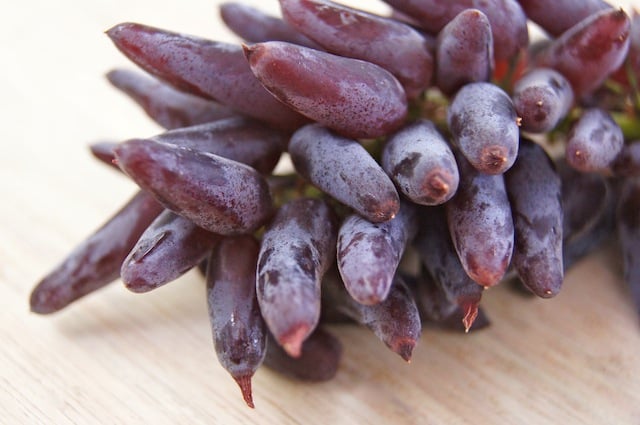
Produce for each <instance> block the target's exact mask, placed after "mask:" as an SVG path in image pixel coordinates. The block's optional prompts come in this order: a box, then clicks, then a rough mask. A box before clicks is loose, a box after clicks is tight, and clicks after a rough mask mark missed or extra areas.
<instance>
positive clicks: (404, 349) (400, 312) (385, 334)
mask: <svg viewBox="0 0 640 425" xmlns="http://www.w3.org/2000/svg"><path fill="white" fill-rule="evenodd" d="M322 291H323V296H328V297H330V299H331V300H333V301H334V302H336V303H337V306H336V307H337V308H338V309H339V310H340V311H342V312H343V313H344V314H346V315H347V316H349V317H351V318H352V319H353V320H355V321H356V322H358V323H360V324H362V325H364V326H366V327H368V328H369V329H371V331H372V332H373V333H374V334H375V335H376V336H377V337H378V338H379V339H380V340H381V341H382V342H384V343H385V345H386V346H387V347H389V349H391V351H393V352H394V353H396V354H398V355H399V356H400V357H402V358H403V359H404V360H405V361H407V362H408V361H410V360H411V354H412V353H413V349H414V348H415V345H416V343H417V342H418V338H419V337H420V333H421V331H422V324H421V322H420V314H419V313H418V307H417V306H416V302H415V300H414V299H413V295H412V294H411V292H410V290H409V288H408V287H407V285H406V284H405V283H404V281H403V280H402V278H401V277H400V276H399V275H397V274H396V275H395V276H394V279H393V284H392V285H391V289H390V291H389V295H388V296H387V298H386V299H385V300H384V301H382V302H380V303H378V304H374V305H364V304H360V303H358V302H357V301H356V300H354V299H353V298H352V297H351V296H350V295H349V294H348V293H347V291H346V290H345V289H344V285H343V284H342V282H341V281H340V278H339V277H338V276H337V273H333V274H330V273H327V278H326V279H325V280H324V281H323V284H322ZM325 294H326V295H325Z"/></svg>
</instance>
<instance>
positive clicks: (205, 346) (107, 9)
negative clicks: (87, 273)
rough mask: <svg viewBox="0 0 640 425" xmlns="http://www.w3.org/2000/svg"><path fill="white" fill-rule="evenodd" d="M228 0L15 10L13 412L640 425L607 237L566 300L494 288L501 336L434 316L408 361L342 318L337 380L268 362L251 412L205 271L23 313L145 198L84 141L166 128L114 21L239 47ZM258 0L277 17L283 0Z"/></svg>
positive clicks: (6, 259)
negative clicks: (144, 101) (150, 110)
mask: <svg viewBox="0 0 640 425" xmlns="http://www.w3.org/2000/svg"><path fill="white" fill-rule="evenodd" d="M217 3H219V1H214V0H192V1H190V2H188V3H187V2H178V1H175V0H173V1H169V0H164V1H151V0H127V1H124V0H115V1H108V2H107V1H102V2H97V1H94V2H83V1H80V0H77V1H74V0H60V1H57V2H49V1H44V0H30V1H24V2H14V3H13V4H12V5H11V6H10V7H7V6H6V5H5V7H3V10H2V12H1V13H0V46H1V49H0V65H1V67H0V87H1V90H0V122H1V123H2V125H0V136H1V138H0V300H1V301H0V303H1V304H0V305H1V306H2V307H1V308H0V385H1V389H0V423H2V424H94V423H95V424H148V423H153V424H205V423H206V424H212V423H213V424H233V423H252V424H297V423H300V424H326V423H336V424H342V423H345V424H350V423H353V424H362V423H371V424H376V423H385V424H386V423H397V424H403V423H407V424H418V423H419V424H464V423H475V424H501V423H505V424H515V423H518V424H520V423H529V424H560V423H562V424H567V423H568V424H639V423H640V326H639V324H640V322H639V320H638V317H637V316H636V313H635V311H634V309H633V307H632V305H631V302H630V300H629V295H628V292H627V289H626V288H625V286H624V284H623V282H622V281H621V280H620V279H619V259H618V258H617V256H616V254H615V252H614V251H611V250H603V251H601V252H599V253H598V254H597V255H595V256H593V257H592V258H590V259H589V260H588V261H585V262H583V263H581V264H580V265H579V266H578V267H576V268H575V269H574V270H573V271H571V272H570V273H569V274H568V276H567V279H566V285H565V289H564V290H563V292H562V293H561V294H560V295H559V296H558V297H557V298H555V299H553V300H538V299H527V298H523V297H522V296H519V295H517V294H514V293H512V292H509V291H507V290H505V288H497V289H494V290H491V291H489V292H488V293H487V294H486V296H485V299H484V301H483V304H484V306H485V308H486V310H487V312H488V313H489V315H490V317H491V319H492V321H493V326H492V327H491V328H490V329H488V330H485V331H482V332H479V333H477V334H474V333H471V334H469V335H459V334H455V335H454V334H450V333H446V332H442V331H436V330H432V329H427V330H426V331H425V332H424V336H423V338H422V339H421V340H420V342H419V345H418V347H417V348H416V350H415V355H414V358H413V362H412V363H411V364H405V363H403V362H402V361H401V360H400V358H399V357H397V356H396V355H394V354H393V353H391V352H389V351H388V350H387V349H386V348H385V347H384V346H383V345H382V343H380V342H379V341H378V340H376V339H375V337H373V335H371V334H370V333H369V332H368V331H366V330H364V329H360V328H354V327H343V328H334V329H333V330H334V331H335V332H336V333H337V335H339V337H340V338H341V339H342V341H343V343H344V346H345V356H344V360H343V363H342V365H341V369H340V371H339V373H338V375H337V377H336V378H335V380H333V381H332V382H329V383H325V384H316V385H311V384H300V383H296V382H292V381H289V380H287V379H284V378H281V377H280V376H277V375H275V374H273V373H271V372H270V371H268V370H260V371H259V372H258V373H257V375H256V377H255V379H254V400H255V402H256V409H255V410H250V409H248V408H246V407H245V406H244V404H243V402H242V399H241V397H240V394H239V390H238V389H237V387H236V384H235V383H234V382H233V381H232V380H231V378H230V377H229V376H228V375H227V374H226V372H225V371H224V370H222V368H221V367H220V366H218V364H217V360H216V358H215V353H214V351H213V347H212V342H211V335H210V333H209V325H208V321H207V314H206V306H205V300H204V287H203V285H202V283H201V281H200V278H199V276H198V275H196V274H195V273H192V274H189V275H187V276H185V277H184V278H183V279H181V280H179V281H177V282H175V283H174V284H171V285H168V286H166V287H164V288H161V289H159V290H157V291H156V292H155V293H151V294H146V295H135V294H132V293H129V292H127V290H126V289H124V288H123V286H121V285H120V284H119V283H114V284H113V285H111V286H109V287H107V288H105V289H104V290H101V291H100V292H98V293H96V294H94V295H92V296H88V297H86V298H85V299H84V300H82V301H81V302H78V303H76V304H74V305H73V306H72V307H69V308H68V309H67V310H65V311H63V312H60V313H58V314H55V315H53V316H49V317H41V316H37V315H34V314H31V313H29V310H28V296H29V292H30V290H31V288H32V286H33V285H34V284H35V283H36V282H37V280H38V279H39V278H40V277H41V276H43V275H44V274H45V273H46V272H47V271H48V270H49V269H50V268H51V267H53V266H54V265H55V264H57V262H58V261H60V260H61V259H62V258H63V257H64V256H65V255H66V253H67V252H69V250H70V249H71V248H72V247H73V246H75V244H77V243H78V242H79V241H80V240H82V239H83V238H84V237H85V236H86V235H87V234H89V233H90V232H91V231H92V230H93V229H95V228H96V227H97V226H98V225H100V224H101V223H102V222H103V221H104V220H105V219H106V217H107V216H109V215H110V214H111V212H113V211H115V210H116V209H117V208H119V206H120V204H121V203H122V202H124V201H125V200H126V199H128V197H129V196H130V195H131V194H132V193H133V192H134V191H135V188H134V186H133V185H132V184H131V183H130V182H128V181H126V180H125V178H123V177H122V176H120V175H118V174H117V173H115V172H113V171H112V170H110V169H108V168H107V167H104V166H102V165H101V164H98V163H97V162H96V161H94V160H93V159H92V158H91V157H90V155H89V153H88V150H87V149H86V146H87V144H88V143H90V142H94V141H97V140H101V139H103V138H104V139H107V140H116V141H117V140H124V139H127V138H130V137H135V136H145V135H151V134H155V133H157V132H159V128H158V127H156V126H155V125H153V124H152V123H150V122H149V121H148V120H147V118H146V117H145V116H144V115H143V114H142V113H141V112H140V111H139V110H138V109H137V108H136V107H135V106H134V105H133V104H132V103H131V102H130V101H129V100H128V99H126V98H125V97H124V96H122V95H121V94H119V93H117V92H116V91H115V90H113V89H111V88H110V87H109V85H108V84H107V83H106V81H105V79H104V78H103V77H102V76H103V74H104V73H105V72H106V71H108V70H109V69H111V68H113V67H116V66H130V65H128V62H127V61H126V60H125V59H124V58H123V57H122V56H121V55H120V54H119V53H118V52H117V51H116V50H115V48H114V47H113V46H112V45H111V44H110V42H109V41H108V39H107V37H106V36H105V35H104V34H103V31H104V30H106V29H108V28H109V27H111V26H112V25H114V24H116V23H119V22H123V21H138V22H142V23H147V24H150V25H155V26H160V27H164V28H168V29H172V30H176V31H182V32H186V33H192V34H197V35H201V36H206V37H210V38H216V39H221V40H227V41H232V40H235V38H233V36H232V35H231V34H229V33H228V32H226V31H225V30H224V28H222V26H221V24H220V21H219V19H218V16H217V12H216V4H217ZM254 3H256V4H260V6H261V7H263V8H264V9H265V10H270V11H274V12H275V11H277V3H276V2H275V1H265V2H257V1H256V2H254ZM358 3H360V4H366V7H369V8H370V9H372V10H376V8H379V7H382V6H381V4H380V3H377V2H362V1H361V2H354V1H352V2H350V4H354V5H357V4H358ZM382 10H384V9H382Z"/></svg>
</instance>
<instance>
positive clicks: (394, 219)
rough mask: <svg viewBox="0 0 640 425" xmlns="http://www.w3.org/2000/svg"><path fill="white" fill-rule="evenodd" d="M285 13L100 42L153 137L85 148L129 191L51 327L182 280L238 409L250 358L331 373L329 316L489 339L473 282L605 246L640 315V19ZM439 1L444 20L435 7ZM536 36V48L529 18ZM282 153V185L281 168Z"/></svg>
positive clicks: (575, 11) (533, 281)
mask: <svg viewBox="0 0 640 425" xmlns="http://www.w3.org/2000/svg"><path fill="white" fill-rule="evenodd" d="M386 2H387V3H388V4H389V6H390V7H391V9H392V11H393V13H392V14H391V15H390V16H379V15H374V14H371V13H368V12H365V11H361V10H356V9H353V8H349V7H346V6H343V5H340V4H337V3H332V2H329V1H325V0H280V6H281V10H282V18H279V17H274V16H269V15H266V14H264V13H262V12H261V11H259V10H256V9H254V8H251V7H248V6H245V5H242V4H240V3H225V4H223V5H222V6H221V9H220V12H221V16H222V18H223V21H224V22H225V23H226V24H227V25H228V27H229V28H230V29H231V30H233V31H234V32H235V33H237V34H238V35H239V36H240V37H241V38H243V39H244V40H245V42H244V44H231V43H223V42H216V41H210V40H205V39H202V38H198V37H194V36H189V35H185V34H178V33H174V32H170V31H167V30H163V29H159V28H153V27H149V26H145V25H142V24H136V23H124V24H120V25H117V26H115V27H113V28H112V29H110V30H109V31H107V34H108V36H109V37H110V38H111V40H112V41H113V43H114V44H115V46H116V47H117V48H118V49H119V50H120V51H121V52H122V53H123V54H124V55H126V56H127V57H128V58H130V59H131V60H132V61H133V62H134V63H135V64H137V65H138V66H139V67H140V68H141V69H142V70H144V71H145V72H146V74H147V75H145V73H139V72H132V71H126V70H114V71H111V72H109V73H108V74H107V77H108V79H109V81H110V82H111V83H112V84H113V85H114V86H115V87H116V88H118V89H120V90H121V91H123V92H124V93H126V94H127V95H129V96H130V97H131V98H133V99H134V100H135V101H136V102H137V103H138V104H139V105H140V106H141V107H142V108H143V109H144V110H145V112H146V113H147V114H148V115H149V116H150V117H151V118H152V119H154V120H155V121H156V122H157V123H159V124H160V125H161V126H163V127H164V128H165V129H166V131H165V132H164V133H162V134H159V135H156V136H152V137H149V138H146V139H132V140H127V141H124V142H122V143H117V144H111V143H99V144H95V145H93V146H91V149H92V152H93V153H94V154H95V156H96V157H97V158H99V159H101V160H102V161H103V162H105V163H107V164H110V165H114V166H116V167H117V168H118V169H119V170H121V171H122V172H124V173H125V174H126V175H128V176H129V177H130V178H131V179H132V180H133V181H134V182H135V183H136V184H137V185H138V186H139V187H140V190H139V192H138V193H137V194H136V195H135V196H134V197H133V198H132V199H131V200H130V201H129V202H127V203H126V205H124V206H123V208H122V209H121V210H120V211H118V212H117V213H116V214H115V215H114V216H113V217H112V218H111V219H110V220H108V221H107V222H106V223H105V224H104V225H103V226H102V227H100V228H99V229H98V230H96V231H95V233H93V234H92V235H91V236H89V237H88V238H87V239H86V240H85V241H84V242H83V243H81V244H80V245H79V246H78V247H77V248H76V249H75V250H74V251H73V252H71V253H70V254H69V256H68V257H67V258H66V259H65V260H64V261H63V262H62V263H60V264H59V265H58V266H57V267H56V268H55V269H54V270H53V271H51V272H50V273H49V274H48V275H46V276H45V277H44V278H43V279H42V281H41V282H39V284H38V285H37V286H36V287H35V289H34V290H33V292H32V295H31V309H32V311H34V312H36V313H40V314H47V313H53V312H56V311H58V310H60V309H62V308H64V307H66V306H67V305H69V304H70V303H72V302H73V301H75V300H77V299H79V298H80V297H82V296H84V295H86V294H88V293H90V292H92V291H94V290H97V289H99V288H100V287H102V286H104V285H106V284H108V283H110V282H112V281H115V280H117V279H118V278H121V279H122V281H123V282H124V284H125V285H126V287H127V288H128V289H130V290H131V291H134V292H146V291H150V290H152V289H155V288H158V287H159V286H161V285H164V284H166V283H168V282H171V281H173V280H175V279H177V278H178V277H179V276H181V275H182V274H184V273H185V272H187V271H188V270H190V269H192V268H194V267H199V268H200V270H201V271H202V272H203V273H204V275H205V276H206V288H207V291H206V293H207V303H208V306H209V316H210V321H211V327H212V333H213V340H214V346H215V350H216V353H217V355H218V358H219V360H220V363H221V364H222V365H223V366H224V368H225V369H226V370H228V371H229V373H230V374H231V376H232V377H233V378H234V379H235V380H236V381H237V382H238V384H239V386H240V388H241V390H242V394H243V396H244V399H245V401H246V403H247V404H248V405H249V406H251V407H253V401H252V395H251V377H252V376H253V374H254V372H255V371H256V369H257V368H258V367H259V366H260V365H262V364H264V365H266V366H267V367H271V368H273V369H275V370H277V371H280V372H281V373H283V374H286V375H289V376H293V377H296V378H299V379H304V380H311V381H317V380H325V379H329V378H331V377H332V376H333V375H334V374H335V373H336V370H337V367H338V363H339V360H340V354H341V344H340V342H339V341H338V340H337V339H336V338H335V337H334V336H332V335H331V334H330V333H328V332H327V331H326V330H325V329H324V328H323V326H322V324H323V323H336V322H356V323H359V324H362V325H365V326H366V327H368V328H369V329H370V330H371V331H372V332H374V333H375V334H376V335H377V336H378V337H379V338H380V339H381V340H382V341H383V342H384V343H385V344H386V345H387V346H388V347H389V348H390V349H391V350H393V351H394V352H396V353H397V354H399V355H400V356H401V357H402V358H403V359H405V360H409V359H410V358H411V353H412V350H413V348H414V346H415V344H416V342H417V340H418V339H419V336H420V332H421V329H422V326H423V324H430V325H435V326H441V327H442V328H447V329H459V330H465V331H469V330H470V329H472V328H473V329H479V328H482V327H483V326H486V325H488V323H489V322H488V319H487V317H486V316H485V314H484V312H483V310H482V309H480V307H479V305H480V302H481V298H482V293H483V291H484V290H485V289H486V288H489V287H492V286H494V285H497V284H498V283H500V282H502V281H505V280H509V281H511V282H514V283H515V284H516V285H520V287H522V288H525V289H526V290H527V291H528V292H530V293H533V294H535V295H537V296H539V297H543V298H548V297H553V296H554V295H556V294H557V293H558V292H559V291H560V290H561V286H562V281H563V276H564V273H565V271H566V270H567V269H568V268H569V267H570V266H571V265H573V264H574V263H575V262H576V261H577V260H578V259H580V258H582V257H583V256H585V255H586V254H588V253H589V252H590V251H592V250H593V249H594V248H595V247H597V246H598V245H599V244H600V243H602V242H603V241H605V240H608V239H611V238H613V239H615V240H616V241H618V246H619V247H620V249H621V252H622V253H623V259H624V273H625V279H626V281H627V282H628V283H629V285H630V288H631V293H632V294H633V299H634V301H635V302H636V304H637V305H638V308H639V309H640V258H638V256H639V255H640V178H639V177H638V176H640V142H639V141H635V140H636V139H637V138H640V134H639V133H638V130H639V129H640V125H639V122H638V120H637V119H636V117H637V114H639V113H640V91H639V88H638V77H640V16H638V15H635V14H634V15H633V17H632V18H630V17H629V16H627V15H626V14H625V12H624V11H622V10H620V9H616V8H613V7H612V6H610V5H608V4H607V3H605V2H604V1H602V0H582V1H576V0H553V1H545V0H526V1H525V0H519V1H515V0H499V1H492V2H482V1H472V0H450V1H441V2H435V1H411V0H408V1H400V0H393V1H392V0H387V1H386ZM436 3H437V4H436ZM529 20H531V21H533V22H535V23H537V24H538V25H539V26H540V27H541V28H542V29H544V30H545V32H546V35H547V37H546V38H543V39H541V40H539V41H536V42H532V43H530V42H529V35H528V25H527V24H528V22H529ZM283 155H287V156H288V157H289V158H290V159H291V162H292V164H293V168H294V172H292V173H290V174H274V173H273V170H274V169H275V167H276V165H277V163H278V162H279V161H280V159H281V158H282V157H283Z"/></svg>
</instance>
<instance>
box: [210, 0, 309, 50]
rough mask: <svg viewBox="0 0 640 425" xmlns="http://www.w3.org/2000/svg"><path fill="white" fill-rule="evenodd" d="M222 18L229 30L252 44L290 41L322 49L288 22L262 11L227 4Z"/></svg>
mask: <svg viewBox="0 0 640 425" xmlns="http://www.w3.org/2000/svg"><path fill="white" fill-rule="evenodd" d="M220 17H221V18H222V21H223V22H224V23H225V24H226V26H227V28H229V29H230V30H231V31H233V32H234V33H235V34H237V35H239V36H240V38H242V39H244V40H246V41H248V42H251V43H260V42H263V41H274V40H277V41H288V42H289V43H294V44H299V45H300V46H306V47H311V48H314V49H318V48H320V47H319V46H318V45H317V44H316V43H314V42H313V41H311V40H309V38H307V37H306V36H304V35H303V34H302V33H300V32H298V31H297V30H296V29H294V28H292V27H291V25H289V24H288V23H287V22H285V21H283V20H282V19H280V18H277V17H275V16H270V15H268V14H266V13H264V12H262V11H261V10H260V9H256V8H255V7H251V6H249V5H246V4H242V3H237V2H227V3H222V4H221V5H220Z"/></svg>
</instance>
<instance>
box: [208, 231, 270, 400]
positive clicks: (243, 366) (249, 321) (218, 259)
mask: <svg viewBox="0 0 640 425" xmlns="http://www.w3.org/2000/svg"><path fill="white" fill-rule="evenodd" d="M259 250H260V246H259V244H258V241H256V240H255V239H254V238H253V237H252V236H246V235H245V236H231V237H225V238H222V239H221V240H220V241H219V243H217V244H216V246H215V248H214V249H213V252H212V253H211V257H210V258H209V267H208V269H207V305H208V307H209V318H210V321H211V331H212V334H213V343H214V346H215V349H216V354H217V355H218V360H219V361H220V364H221V365H222V366H223V367H224V368H225V369H226V370H227V371H228V372H229V373H230V374H231V376H232V377H233V379H235V381H236V382H237V383H238V385H239V386H240V389H241V390H242V395H243V398H244V401H245V402H246V403H247V405H248V406H249V407H254V406H253V397H252V395H251V377H252V376H253V374H254V373H255V372H256V370H257V369H258V367H259V366H260V365H261V364H262V361H263V359H264V357H265V353H266V350H267V328H266V325H265V323H264V320H263V319H262V316H261V314H260V308H259V306H258V300H257V298H256V265H257V262H258V253H259Z"/></svg>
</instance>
